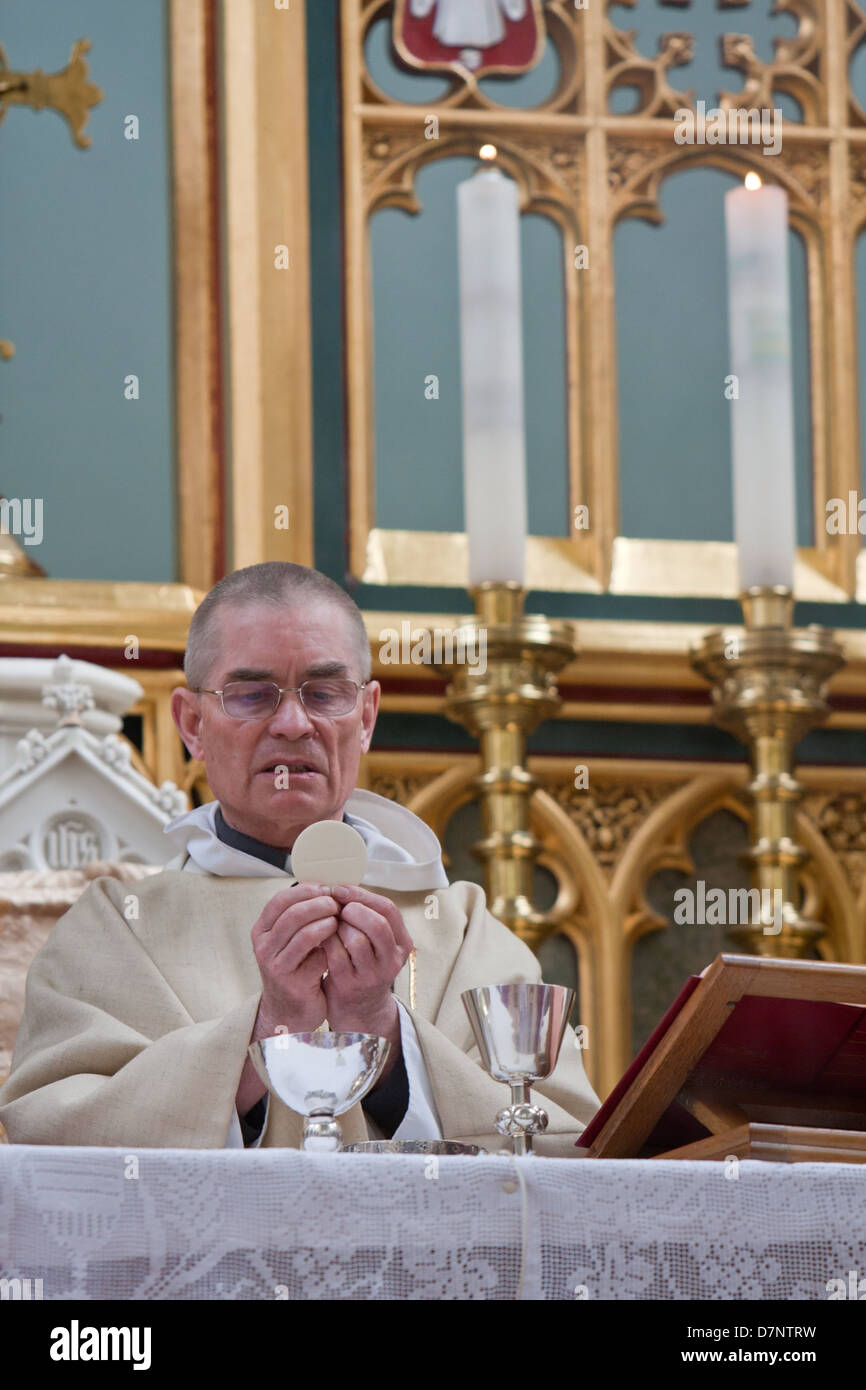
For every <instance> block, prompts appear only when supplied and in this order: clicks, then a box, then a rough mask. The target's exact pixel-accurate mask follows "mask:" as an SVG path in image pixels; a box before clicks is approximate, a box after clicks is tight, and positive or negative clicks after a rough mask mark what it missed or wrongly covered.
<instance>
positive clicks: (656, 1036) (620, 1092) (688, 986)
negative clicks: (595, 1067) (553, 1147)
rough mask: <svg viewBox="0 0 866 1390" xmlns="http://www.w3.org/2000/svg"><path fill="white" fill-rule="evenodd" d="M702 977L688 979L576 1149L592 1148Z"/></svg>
mask: <svg viewBox="0 0 866 1390" xmlns="http://www.w3.org/2000/svg"><path fill="white" fill-rule="evenodd" d="M701 979H702V976H700V975H690V976H689V978H688V979H687V980H686V982H685V984H684V985H683V987H682V989H681V990H680V992H679V994H678V995H677V997H676V999H675V1000H674V1002H673V1003H672V1004H671V1006H670V1008H669V1009H668V1011H667V1013H666V1014H664V1015H663V1017H662V1018H661V1020H660V1021H659V1023H657V1024H656V1026H655V1028H654V1029H653V1031H652V1032H651V1033H650V1035H649V1037H648V1038H647V1040H646V1042H645V1043H644V1045H643V1047H642V1048H641V1050H640V1052H639V1053H638V1054H637V1056H636V1057H635V1059H634V1061H633V1062H632V1064H631V1066H630V1067H629V1068H628V1070H627V1071H625V1072H624V1073H623V1075H622V1076H621V1077H620V1079H619V1081H618V1082H617V1083H616V1085H615V1086H614V1088H613V1090H612V1091H611V1093H610V1095H609V1096H608V1098H607V1100H606V1101H605V1102H604V1104H603V1105H602V1107H601V1109H600V1110H598V1111H597V1112H596V1114H595V1115H593V1117H592V1119H591V1120H590V1122H589V1124H588V1125H587V1127H586V1129H585V1130H584V1131H583V1134H581V1136H580V1138H579V1139H577V1140H576V1141H575V1145H574V1147H575V1148H576V1149H588V1148H589V1146H590V1144H592V1143H593V1141H594V1140H595V1138H596V1136H597V1135H598V1134H599V1132H600V1131H601V1129H602V1128H603V1127H604V1125H605V1124H606V1123H607V1121H608V1120H609V1119H610V1117H611V1115H612V1114H613V1112H614V1110H615V1109H616V1107H617V1106H618V1105H619V1103H620V1101H621V1100H622V1098H623V1096H624V1095H625V1093H626V1091H627V1090H628V1088H629V1086H630V1085H631V1083H632V1082H633V1081H634V1079H635V1077H636V1076H637V1075H638V1074H639V1072H640V1071H641V1070H642V1069H643V1066H644V1064H645V1062H646V1061H647V1060H648V1059H649V1058H650V1057H651V1056H652V1054H653V1053H654V1052H655V1050H656V1048H657V1047H658V1045H659V1043H660V1042H661V1040H662V1038H663V1037H664V1035H665V1033H666V1032H667V1031H668V1029H669V1028H670V1026H671V1024H672V1023H673V1021H674V1019H675V1018H676V1016H677V1014H678V1013H679V1012H680V1010H681V1009H682V1008H683V1007H684V1005H685V1004H686V1003H687V1001H688V1000H689V999H690V998H691V996H692V995H693V994H694V992H695V990H696V989H697V987H698V985H699V984H700V983H701Z"/></svg>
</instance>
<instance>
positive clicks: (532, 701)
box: [437, 583, 577, 950]
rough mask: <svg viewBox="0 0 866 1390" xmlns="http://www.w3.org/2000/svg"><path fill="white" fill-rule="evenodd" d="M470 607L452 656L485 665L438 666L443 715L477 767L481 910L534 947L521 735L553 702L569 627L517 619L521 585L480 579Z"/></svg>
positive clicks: (527, 784) (539, 927) (571, 648)
mask: <svg viewBox="0 0 866 1390" xmlns="http://www.w3.org/2000/svg"><path fill="white" fill-rule="evenodd" d="M469 592H470V593H471V594H472V597H473V599H474V601H475V606H476V613H475V615H474V617H472V618H467V619H466V620H465V621H464V622H462V623H461V624H460V626H459V627H457V628H456V629H455V630H454V632H453V634H452V638H453V645H452V648H451V650H452V652H455V653H459V652H461V651H467V650H468V651H475V652H478V651H479V650H480V644H481V642H482V641H483V642H486V663H485V665H484V669H483V670H482V668H481V663H480V661H479V662H477V663H476V665H475V666H473V665H472V664H470V663H469V662H467V661H464V660H460V659H456V658H455V659H452V660H450V661H448V662H444V663H438V662H437V666H438V668H439V669H440V670H442V671H444V672H446V673H447V674H448V675H450V676H451V684H450V685H449V687H448V689H447V691H446V698H447V701H448V706H447V710H446V713H447V715H448V718H449V719H453V720H454V721H455V722H456V723H458V724H462V725H463V727H464V728H466V729H468V731H469V732H470V733H471V734H473V735H475V737H477V738H478V740H479V743H480V751H481V758H482V762H483V764H484V771H483V772H482V773H481V775H480V777H478V779H477V786H478V790H479V793H480V800H481V818H482V824H483V826H484V838H483V839H482V840H481V841H480V842H479V843H478V844H477V845H476V846H475V847H474V851H473V852H474V853H475V854H476V855H477V856H478V858H479V859H481V861H482V862H483V864H484V876H485V887H486V890H487V901H488V905H489V907H490V911H491V912H492V913H493V915H494V917H498V918H499V920H500V921H501V922H504V923H505V924H506V925H507V926H509V927H510V928H511V930H512V931H513V932H515V933H516V934H517V936H519V937H520V939H521V940H522V941H525V942H526V944H527V945H528V946H529V947H531V949H532V950H536V949H537V948H538V946H540V944H541V942H542V941H543V940H544V938H545V937H546V936H547V935H548V933H549V932H550V931H551V930H552V927H553V924H552V923H551V922H548V921H547V919H546V918H545V917H544V914H543V913H540V912H537V911H536V910H535V908H534V907H533V903H532V868H533V864H534V862H535V859H536V857H537V855H538V852H539V850H540V848H541V846H540V844H539V842H538V840H537V839H536V838H535V836H534V835H533V834H532V832H531V830H530V828H529V803H530V798H531V796H532V793H533V791H534V790H535V787H536V779H535V778H534V777H533V776H532V775H531V774H530V772H529V771H528V769H527V767H526V740H527V737H528V736H529V734H530V733H531V732H532V730H533V729H535V728H536V726H537V725H538V724H540V723H541V721H542V719H546V718H548V717H549V715H551V714H552V713H553V711H554V710H555V709H556V707H557V705H558V704H559V695H558V693H557V690H556V680H555V677H556V673H557V672H559V671H561V670H562V668H563V667H564V666H565V665H566V664H567V663H568V662H569V661H570V660H571V659H572V658H573V657H574V656H575V655H576V653H577V641H576V629H575V626H574V624H573V623H571V622H569V621H567V620H565V621H551V620H550V619H548V618H545V617H543V616H542V615H532V614H530V615H528V616H527V615H525V614H524V612H523V603H524V599H525V597H526V593H525V590H524V589H522V588H521V587H520V585H519V584H515V583H486V584H479V585H478V586H477V588H473V589H470V591H469Z"/></svg>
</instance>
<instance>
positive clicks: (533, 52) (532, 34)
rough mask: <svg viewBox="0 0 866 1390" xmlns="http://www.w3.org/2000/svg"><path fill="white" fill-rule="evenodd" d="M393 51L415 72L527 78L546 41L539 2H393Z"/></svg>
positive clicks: (521, 0) (444, 0)
mask: <svg viewBox="0 0 866 1390" xmlns="http://www.w3.org/2000/svg"><path fill="white" fill-rule="evenodd" d="M393 32H394V47H395V49H396V50H397V53H398V54H399V55H400V57H401V58H402V59H403V61H404V62H405V63H408V64H409V65H410V66H412V67H413V68H427V69H434V68H435V69H439V70H441V69H442V68H451V69H454V68H463V69H468V70H469V71H470V72H471V73H473V75H474V76H476V77H483V76H486V75H487V74H489V73H519V72H527V71H528V70H529V69H530V68H532V67H534V66H535V64H536V63H537V62H538V61H539V59H540V57H541V54H542V51H543V48H544V39H545V28H544V16H543V14H542V11H541V0H396V4H395V7H394V31H393Z"/></svg>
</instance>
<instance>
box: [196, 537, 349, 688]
mask: <svg viewBox="0 0 866 1390" xmlns="http://www.w3.org/2000/svg"><path fill="white" fill-rule="evenodd" d="M315 599H323V600H325V601H326V602H327V603H330V604H333V606H334V607H335V608H339V609H341V611H342V612H343V613H345V615H346V617H347V618H348V619H349V624H350V629H351V632H352V636H353V638H354V644H355V654H356V656H357V660H358V667H359V671H360V679H361V680H362V681H367V680H369V679H370V642H369V639H368V637H367V629H366V627H365V626H364V619H363V616H362V614H361V610H360V608H359V607H358V605H357V604H356V603H355V601H354V599H351V598H350V597H349V595H348V594H347V593H346V591H345V589H341V588H340V586H339V584H335V583H334V581H333V579H329V578H328V576H327V575H326V574H321V573H320V572H319V571H318V570H314V569H309V568H308V567H307V566H306V565H295V564H292V563H291V562H290V561H288V560H267V561H265V562H264V563H263V564H261V565H248V566H247V567H246V568H245V569H240V570H235V571H234V573H233V574H227V575H226V576H225V578H224V579H221V580H220V581H219V583H218V584H215V585H214V587H213V588H212V589H211V590H210V592H209V593H208V594H206V595H205V597H204V598H203V599H202V601H201V603H200V604H199V606H198V608H197V609H196V610H195V613H194V614H193V617H192V622H191V623H190V625H189V633H188V636H187V639H186V653H185V655H184V659H183V670H184V675H185V676H186V683H187V685H188V686H189V688H190V690H200V689H201V688H202V687H203V686H204V685H205V684H206V682H207V679H208V672H209V671H210V670H211V668H212V666H213V664H214V662H215V661H216V659H217V652H216V650H215V647H216V641H217V631H216V621H215V619H216V615H217V613H218V612H219V610H220V609H222V608H229V607H231V608H241V607H246V606H248V605H254V604H255V605H262V606H263V607H269V608H277V609H282V610H284V611H285V610H289V609H291V608H292V607H294V606H295V605H296V604H298V603H309V602H310V601H311V600H315Z"/></svg>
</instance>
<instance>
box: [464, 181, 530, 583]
mask: <svg viewBox="0 0 866 1390" xmlns="http://www.w3.org/2000/svg"><path fill="white" fill-rule="evenodd" d="M457 231H458V247H459V262H460V347H461V354H462V379H463V496H464V501H465V508H466V531H467V535H468V540H469V583H470V584H479V583H481V582H483V581H484V580H500V581H501V580H509V579H510V580H516V582H517V583H519V584H522V583H523V582H524V550H525V545H526V444H525V435H524V424H523V332H522V323H521V303H520V211H519V203H518V191H517V185H516V183H515V182H514V181H513V179H509V178H506V177H505V175H504V174H502V173H501V172H500V170H499V169H495V168H489V169H483V170H481V171H479V172H478V173H476V174H474V175H473V177H472V178H470V179H467V180H466V181H465V182H464V183H461V184H460V186H459V187H458V189H457Z"/></svg>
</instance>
